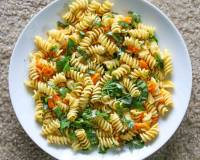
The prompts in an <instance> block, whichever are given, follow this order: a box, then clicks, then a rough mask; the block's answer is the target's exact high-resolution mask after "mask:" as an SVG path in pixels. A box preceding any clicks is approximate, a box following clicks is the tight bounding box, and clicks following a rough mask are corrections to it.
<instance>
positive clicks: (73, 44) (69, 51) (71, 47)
mask: <svg viewBox="0 0 200 160" xmlns="http://www.w3.org/2000/svg"><path fill="white" fill-rule="evenodd" d="M75 47H76V42H75V41H73V40H72V39H71V38H69V39H68V44H67V54H69V55H71V54H72V52H73V50H74V49H75Z"/></svg>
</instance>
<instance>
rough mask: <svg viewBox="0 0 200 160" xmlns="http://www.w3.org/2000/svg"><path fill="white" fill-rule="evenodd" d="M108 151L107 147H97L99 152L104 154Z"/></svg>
mask: <svg viewBox="0 0 200 160" xmlns="http://www.w3.org/2000/svg"><path fill="white" fill-rule="evenodd" d="M107 151H108V148H101V147H100V148H99V153H101V154H105V153H106V152H107Z"/></svg>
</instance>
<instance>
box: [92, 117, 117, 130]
mask: <svg viewBox="0 0 200 160" xmlns="http://www.w3.org/2000/svg"><path fill="white" fill-rule="evenodd" d="M95 120H96V123H97V125H98V127H99V128H100V129H102V130H104V131H106V132H110V133H112V132H113V129H112V125H111V124H110V123H109V122H107V121H106V120H104V119H103V118H102V117H96V118H95Z"/></svg>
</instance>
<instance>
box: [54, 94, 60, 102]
mask: <svg viewBox="0 0 200 160" xmlns="http://www.w3.org/2000/svg"><path fill="white" fill-rule="evenodd" d="M53 100H54V101H60V100H61V98H60V96H58V95H56V94H55V95H53Z"/></svg>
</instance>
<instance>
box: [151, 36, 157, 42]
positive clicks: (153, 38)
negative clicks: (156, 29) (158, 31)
mask: <svg viewBox="0 0 200 160" xmlns="http://www.w3.org/2000/svg"><path fill="white" fill-rule="evenodd" d="M150 41H155V42H156V43H158V39H157V37H156V36H155V35H153V36H151V37H150Z"/></svg>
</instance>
